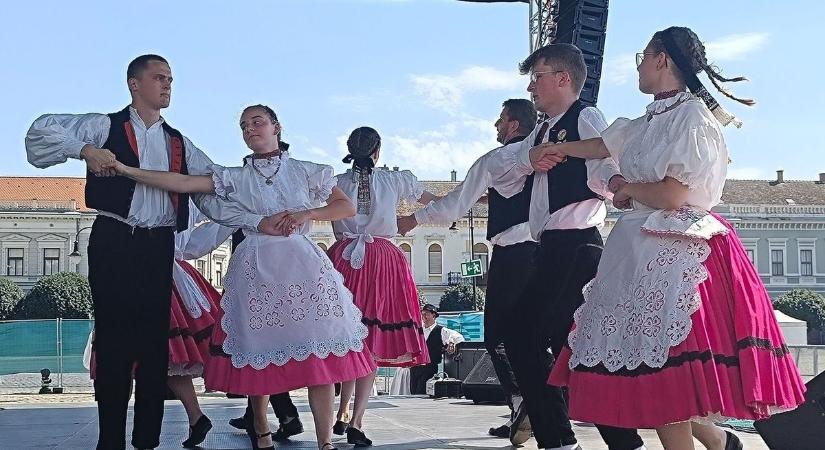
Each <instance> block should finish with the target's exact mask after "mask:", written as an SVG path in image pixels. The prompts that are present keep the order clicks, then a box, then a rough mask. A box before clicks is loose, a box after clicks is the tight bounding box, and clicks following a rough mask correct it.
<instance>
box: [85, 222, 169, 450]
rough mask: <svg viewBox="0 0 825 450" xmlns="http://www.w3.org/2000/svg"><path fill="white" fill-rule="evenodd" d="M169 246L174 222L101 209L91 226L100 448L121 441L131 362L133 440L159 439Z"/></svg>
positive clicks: (150, 444)
mask: <svg viewBox="0 0 825 450" xmlns="http://www.w3.org/2000/svg"><path fill="white" fill-rule="evenodd" d="M174 250H175V247H174V228H173V227H162V228H154V229H142V228H135V229H133V228H132V227H129V226H127V225H126V224H124V223H122V222H119V221H117V220H114V219H110V218H107V217H104V216H99V217H98V218H97V219H96V220H95V222H94V224H93V225H92V233H91V236H90V237H89V249H88V251H89V284H90V285H91V290H92V302H93V303H94V312H95V358H96V367H97V368H96V377H95V381H94V386H95V400H97V405H98V421H99V425H100V431H99V435H98V442H97V448H98V449H99V450H119V449H125V448H126V411H127V409H128V403H129V395H130V386H131V379H132V371H133V369H134V379H135V408H134V410H135V417H134V430H133V432H132V445H134V446H135V447H137V448H155V447H157V446H158V445H160V428H161V422H162V421H163V401H164V399H165V398H166V374H167V370H168V367H169V341H168V336H169V308H170V305H169V302H170V298H171V295H172V262H173V257H174Z"/></svg>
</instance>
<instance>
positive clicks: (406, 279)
mask: <svg viewBox="0 0 825 450" xmlns="http://www.w3.org/2000/svg"><path fill="white" fill-rule="evenodd" d="M347 149H348V150H349V154H348V155H347V156H346V158H344V162H345V163H352V169H350V170H347V172H346V173H344V174H341V175H339V176H338V188H339V189H341V191H342V192H344V194H346V195H348V196H349V197H350V198H357V202H356V204H357V206H356V209H357V212H356V215H355V216H353V217H347V218H344V219H341V220H336V221H333V222H332V230H333V232H334V233H335V238H336V239H337V242H336V243H335V245H333V246H332V248H330V249H329V257H330V258H331V259H332V262H333V264H334V265H335V268H336V269H338V271H339V272H341V274H342V275H343V276H344V284H345V285H346V286H347V288H349V290H350V291H352V293H353V296H354V300H355V305H356V306H357V307H358V309H360V310H361V312H362V313H363V319H362V321H363V322H364V324H365V325H367V327H369V335H368V336H367V339H366V340H365V344H366V346H367V348H369V350H370V352H371V353H372V355H373V357H374V358H375V360H376V362H377V364H378V365H379V366H384V367H411V366H416V365H419V364H426V363H428V362H430V358H429V355H428V353H427V343H426V342H425V341H424V334H423V331H422V328H421V313H420V312H419V311H420V307H419V304H418V293H417V290H416V287H415V281H414V280H413V276H412V273H411V271H410V265H409V263H408V262H407V260H406V258H405V257H404V254H403V253H401V251H400V250H399V249H398V247H396V246H395V244H393V242H392V241H391V240H390V239H392V238H393V237H395V235H396V234H398V226H397V223H396V215H397V214H396V211H397V209H396V208H397V207H398V204H399V203H400V202H401V201H404V200H406V201H408V202H410V203H413V202H419V203H429V202H430V201H432V200H433V199H435V198H436V196H434V195H433V194H431V193H429V192H427V191H425V190H424V186H423V185H422V184H421V183H419V182H418V179H416V177H415V175H413V174H412V173H411V172H410V171H408V170H403V171H389V170H380V169H375V170H374V169H373V168H374V167H375V163H376V162H377V161H378V156H379V154H380V152H381V136H379V135H378V132H377V131H375V130H374V129H372V128H370V127H360V128H357V129H355V130H354V131H353V132H352V133H351V134H350V136H349V139H348V140H347ZM374 380H375V372H373V373H370V374H368V375H367V376H364V377H361V378H358V380H357V381H350V382H347V383H344V384H343V386H342V388H341V403H340V405H341V406H340V408H339V410H338V421H337V422H336V424H335V425H336V427H335V428H336V429H335V431H336V433H339V434H343V432H344V430H346V434H347V442H348V443H350V444H355V446H356V447H366V446H369V445H372V441H370V440H369V439H368V438H367V437H366V436H365V435H364V433H363V431H361V426H362V423H361V421H362V419H363V417H364V412H365V411H366V408H367V400H368V398H369V396H370V393H371V392H372V386H373V382H374ZM353 391H354V392H355V404H354V406H353V414H352V419H351V420H350V422H349V425H348V426H347V424H346V423H344V422H343V421H342V420H341V419H342V418H343V416H344V414H345V413H346V411H347V405H348V404H349V399H350V397H351V396H352V394H353Z"/></svg>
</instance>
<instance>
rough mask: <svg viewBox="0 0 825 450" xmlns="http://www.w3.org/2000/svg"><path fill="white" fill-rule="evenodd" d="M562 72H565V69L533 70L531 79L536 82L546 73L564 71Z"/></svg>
mask: <svg viewBox="0 0 825 450" xmlns="http://www.w3.org/2000/svg"><path fill="white" fill-rule="evenodd" d="M562 72H565V71H564V70H540V71H538V72H531V73H530V81H532V82H533V83H535V82H537V81H539V78H541V77H542V76H543V75H544V74H546V73H562Z"/></svg>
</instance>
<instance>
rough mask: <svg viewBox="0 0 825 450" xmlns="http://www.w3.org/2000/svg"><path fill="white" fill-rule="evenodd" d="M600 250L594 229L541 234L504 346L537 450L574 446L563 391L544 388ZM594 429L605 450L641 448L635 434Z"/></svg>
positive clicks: (612, 428)
mask: <svg viewBox="0 0 825 450" xmlns="http://www.w3.org/2000/svg"><path fill="white" fill-rule="evenodd" d="M601 248H602V238H601V235H600V234H599V232H598V230H596V229H595V228H588V229H584V230H554V231H545V232H544V233H543V234H542V236H541V244H540V246H539V248H538V250H537V251H536V253H535V255H534V258H533V264H532V267H531V268H530V276H529V281H528V283H527V288H526V289H525V292H524V295H523V296H522V298H521V299H520V301H519V304H518V306H517V312H516V313H517V314H518V315H519V316H520V317H519V318H517V319H516V320H517V323H518V324H519V327H517V328H516V330H515V332H514V333H512V334H511V339H510V341H508V342H506V343H505V345H506V347H507V351H508V354H509V356H510V362H511V364H512V366H513V370H514V372H515V375H516V379H517V380H518V384H519V387H520V388H521V394H522V396H523V398H524V401H525V403H526V405H527V412H528V415H529V417H530V424H531V425H532V428H533V434H534V436H535V438H536V441H537V443H538V447H539V448H553V447H560V446H563V445H570V444H574V443H576V437H575V435H574V433H573V429H572V427H571V424H570V418H569V417H568V413H567V395H566V390H563V389H560V388H558V387H555V386H550V385H548V384H547V377H548V376H549V374H550V369H551V368H552V366H553V361H554V360H555V358H554V355H558V353H559V352H560V351H561V348H562V347H563V346H564V344H565V343H566V342H567V336H568V334H569V332H570V327H571V326H572V324H573V313H574V312H575V310H576V308H578V306H579V305H581V304H582V302H583V301H584V299H583V298H582V294H581V289H582V288H583V287H584V285H585V284H586V283H587V282H588V281H589V280H590V279H592V278H593V277H594V276H595V274H596V269H597V267H598V263H599V258H600V257H601ZM597 427H598V429H599V433H600V434H601V435H602V438H603V439H604V441H605V442H606V443H607V445H608V448H609V449H610V450H634V449H636V448H638V447H640V446H641V445H642V439H641V437H640V436H639V434H638V433H637V432H636V430H629V429H623V428H615V427H606V426H601V425H597Z"/></svg>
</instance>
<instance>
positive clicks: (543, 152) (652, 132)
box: [530, 27, 805, 450]
mask: <svg viewBox="0 0 825 450" xmlns="http://www.w3.org/2000/svg"><path fill="white" fill-rule="evenodd" d="M637 64H638V72H639V90H641V91H642V92H643V93H645V94H651V95H653V96H654V99H653V103H651V104H650V105H649V106H648V107H647V111H646V113H645V114H644V115H643V116H642V117H639V118H637V119H634V120H629V119H618V120H616V121H615V122H614V123H613V124H612V125H611V126H610V127H609V128H608V129H607V130H605V132H604V133H603V134H602V137H601V138H596V139H589V140H584V141H579V142H573V143H563V144H557V145H553V146H547V145H542V146H538V147H534V148H533V149H531V150H530V159H531V161H532V162H533V166H534V168H535V169H536V170H547V167H548V166H549V165H551V164H550V163H549V162H547V161H549V156H548V155H550V154H553V156H554V157H556V158H558V157H560V156H574V157H579V158H587V159H600V158H613V159H614V160H615V161H616V162H617V163H618V165H619V168H620V171H621V174H622V176H623V177H624V178H625V180H622V182H621V183H619V186H618V189H616V190H615V196H614V204H616V205H617V206H618V207H620V208H623V209H627V210H628V211H627V212H626V213H624V214H623V215H622V216H621V217H620V218H619V220H618V221H617V223H616V226H615V227H614V228H613V230H612V231H611V233H610V237H609V238H608V240H607V243H606V245H605V248H604V252H603V254H602V258H601V261H600V263H599V266H598V270H597V273H596V277H595V278H594V279H593V280H592V281H591V282H590V283H589V284H587V285H586V286H585V288H584V290H583V294H584V298H585V302H584V304H583V305H582V306H581V307H579V309H578V310H577V311H576V313H575V316H574V317H575V325H574V327H573V330H572V332H571V333H570V336H569V339H568V346H566V347H565V348H564V350H563V352H562V353H561V355H560V357H559V359H558V361H557V362H556V364H555V367H554V368H553V371H552V373H551V375H550V379H549V382H550V383H551V384H554V385H558V386H567V387H568V388H569V393H570V417H571V418H575V419H578V420H584V421H588V422H593V423H599V424H605V425H612V426H617V427H626V428H655V429H656V431H657V432H658V434H659V437H660V439H661V441H662V444H663V446H664V448H665V449H667V450H689V449H693V448H694V447H693V437H692V436H691V434H692V435H693V436H695V437H696V438H697V439H699V441H701V442H702V443H703V444H704V445H705V447H706V448H708V449H714V450H722V449H725V450H735V449H742V443H741V442H740V441H739V439H738V438H737V437H736V436H735V435H734V434H732V433H729V432H728V433H726V432H724V431H722V430H721V429H720V428H718V427H716V426H715V425H714V424H713V422H712V420H716V419H723V418H740V419H762V418H765V417H768V416H770V415H771V414H774V413H776V412H781V411H786V410H790V409H794V408H796V407H797V406H798V405H800V404H801V403H802V402H803V401H804V397H803V394H804V392H805V385H804V384H803V382H802V380H801V378H800V376H799V372H798V370H797V368H796V366H795V364H794V361H793V358H792V357H791V355H790V354H789V352H788V347H787V345H786V344H785V342H784V338H783V336H782V332H781V331H780V329H779V326H778V324H777V322H776V319H775V318H774V315H773V308H772V305H771V299H770V297H769V296H768V293H767V292H766V290H765V287H764V286H763V284H762V281H761V279H760V277H759V274H758V273H757V272H756V269H755V268H754V266H753V264H751V262H750V261H749V260H748V258H747V256H746V254H745V251H744V249H743V247H742V244H741V242H740V241H739V238H738V237H737V236H736V231H735V230H734V229H733V227H732V226H731V225H730V224H729V223H728V222H727V221H726V220H725V219H723V218H722V217H720V216H718V215H717V214H715V213H712V212H710V211H711V208H713V207H714V206H716V205H717V204H719V202H720V199H721V195H722V188H723V187H724V180H725V175H726V172H727V164H728V151H727V147H726V146H725V140H724V137H723V135H722V126H724V125H727V124H728V123H733V124H734V125H736V126H741V122H739V121H738V120H736V118H735V117H733V116H732V115H731V114H729V113H728V112H726V111H725V110H724V109H722V107H721V106H720V105H719V104H718V103H717V102H716V101H715V100H714V99H713V97H712V96H711V95H710V94H709V93H708V91H707V90H705V88H704V87H703V86H702V83H701V82H700V81H699V79H698V78H697V76H696V74H698V73H700V72H705V73H706V74H707V75H708V76H709V77H710V79H711V82H712V83H713V84H714V86H717V88H718V89H719V90H720V91H721V92H722V93H723V94H724V95H725V96H726V97H729V98H731V99H734V100H736V101H738V102H740V103H743V104H745V105H752V104H753V101H752V100H743V99H739V98H737V97H735V96H733V94H731V93H730V92H728V91H727V90H725V89H724V88H722V86H721V85H720V82H726V81H741V80H744V78H741V77H739V78H731V79H728V78H725V77H722V76H721V75H719V73H718V71H717V69H715V68H714V67H712V66H711V65H709V64H708V62H707V58H706V56H705V50H704V46H703V45H702V43H701V42H700V41H699V38H698V37H697V36H696V34H695V33H694V32H693V31H691V30H690V29H688V28H683V27H671V28H668V29H666V30H663V31H659V32H657V33H655V34H654V35H653V39H652V40H651V41H650V43H649V44H648V45H647V47H646V48H645V50H644V51H643V52H641V53H639V54H638V55H637ZM640 392H644V393H645V395H644V396H640V394H639V393H640Z"/></svg>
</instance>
